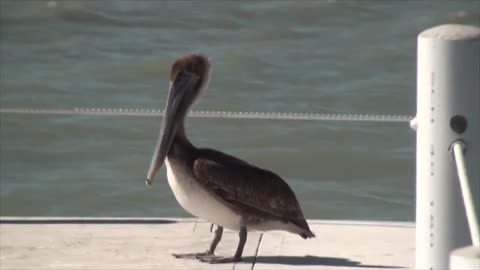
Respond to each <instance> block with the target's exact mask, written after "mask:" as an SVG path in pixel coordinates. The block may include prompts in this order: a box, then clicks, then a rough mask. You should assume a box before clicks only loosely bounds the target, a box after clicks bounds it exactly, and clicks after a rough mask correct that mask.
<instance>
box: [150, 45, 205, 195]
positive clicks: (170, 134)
mask: <svg viewBox="0 0 480 270" xmlns="http://www.w3.org/2000/svg"><path fill="white" fill-rule="evenodd" d="M209 79H210V61H209V60H208V58H207V57H206V56H204V55H200V54H188V55H185V56H183V57H181V58H179V59H177V61H175V63H174V64H173V65H172V69H171V71H170V89H169V91H168V98H167V105H166V107H165V115H164V117H163V121H162V125H161V127H160V136H159V137H158V141H157V146H156V147H155V152H154V153H153V158H152V162H151V163H150V169H149V170H148V175H147V185H148V186H150V185H151V184H152V182H153V178H154V177H155V175H156V174H157V172H158V170H159V169H160V168H161V167H162V165H163V162H164V161H165V158H166V157H167V154H168V151H169V150H170V146H171V145H172V142H173V139H174V138H175V134H176V133H177V130H178V127H179V126H180V125H181V124H182V123H183V119H184V118H185V116H186V115H187V112H188V110H189V108H190V106H191V105H192V104H193V103H194V101H195V100H196V99H197V98H198V97H199V95H200V93H201V92H202V91H203V90H204V89H205V88H206V86H207V84H208V81H209Z"/></svg>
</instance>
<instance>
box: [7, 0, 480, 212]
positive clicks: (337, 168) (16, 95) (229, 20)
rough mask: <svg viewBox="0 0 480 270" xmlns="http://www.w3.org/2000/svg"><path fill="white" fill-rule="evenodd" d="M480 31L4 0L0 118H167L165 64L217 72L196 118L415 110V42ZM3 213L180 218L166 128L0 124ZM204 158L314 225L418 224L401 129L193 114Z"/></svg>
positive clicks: (399, 11) (269, 8)
mask: <svg viewBox="0 0 480 270" xmlns="http://www.w3.org/2000/svg"><path fill="white" fill-rule="evenodd" d="M443 23H464V24H474V25H479V24H480V7H479V4H478V1H463V2H462V1H443V2H442V1H432V2H429V1H408V2H406V1H372V2H368V1H245V2H241V3H240V2H227V1H8V0H7V1H5V0H2V1H1V28H0V34H1V41H0V53H1V68H0V75H1V80H0V86H1V96H0V106H1V107H2V108H13V107H15V108H17V107H21V108H44V109H63V108H66V109H69V108H74V107H97V108H98V107H108V108H145V109H162V108H163V106H164V104H165V99H166V94H167V87H168V72H169V67H170V65H171V63H172V62H173V61H174V60H175V59H176V58H177V57H179V56H181V55H183V54H185V53H189V52H201V53H204V54H207V55H208V56H210V58H211V59H212V62H213V76H212V80H211V83H210V88H209V90H208V92H207V93H206V94H205V95H204V96H203V97H202V99H201V100H200V102H199V103H198V104H197V105H196V106H195V109H205V110H229V111H265V112H298V113H361V114H400V115H414V114H415V61H416V56H415V54H416V36H417V34H418V33H419V32H421V31H422V30H424V29H426V28H429V27H432V26H435V25H438V24H443ZM0 121H1V122H0V124H1V128H0V140H1V149H0V150H1V151H0V179H1V181H0V188H1V189H0V214H1V215H3V216H188V214H187V213H185V212H184V211H183V210H182V209H181V208H180V207H179V205H178V204H177V203H176V201H175V198H174V197H173V194H172V192H171V191H170V188H169V187H168V184H167V181H166V177H165V169H162V172H161V177H159V178H158V179H157V180H156V182H155V185H154V186H153V189H152V190H148V189H146V188H145V185H144V179H145V175H146V171H147V169H148V165H149V162H150V158H151V155H152V151H153V150H152V149H153V146H154V144H155V140H156V137H157V135H158V134H157V132H158V129H159V126H160V121H161V119H160V118H139V117H106V116H102V117H95V116H35V115H28V116H27V115H22V116H21V115H7V114H2V115H0ZM187 129H188V134H189V136H190V137H191V140H192V141H193V142H194V143H195V144H196V145H198V146H206V147H212V148H216V149H221V150H223V151H225V152H227V153H230V154H233V155H236V156H238V157H240V158H243V159H245V160H247V161H249V162H251V163H254V164H256V165H258V166H261V167H264V168H268V169H270V170H272V171H275V172H276V173H277V174H279V175H280V176H282V177H283V178H284V179H285V180H286V181H287V182H288V183H289V184H290V185H291V186H292V188H293V189H294V190H295V192H296V194H297V196H298V198H299V200H300V203H301V205H302V207H303V208H304V212H305V214H306V216H307V217H308V218H322V219H361V220H370V219H375V220H401V221H407V220H413V219H414V198H415V171H414V170H415V161H414V150H415V133H414V132H413V131H412V130H411V129H410V128H409V126H408V124H406V123H399V124H392V123H354V122H321V121H318V122H314V121H272V120H226V119H199V118H191V119H189V121H188V124H187Z"/></svg>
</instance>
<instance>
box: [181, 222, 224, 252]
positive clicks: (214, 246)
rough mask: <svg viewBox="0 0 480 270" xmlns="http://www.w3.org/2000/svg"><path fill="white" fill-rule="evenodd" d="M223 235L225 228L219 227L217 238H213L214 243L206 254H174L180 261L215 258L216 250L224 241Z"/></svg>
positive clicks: (216, 231)
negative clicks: (222, 240) (221, 241)
mask: <svg viewBox="0 0 480 270" xmlns="http://www.w3.org/2000/svg"><path fill="white" fill-rule="evenodd" d="M222 234H223V227H222V226H218V228H217V229H216V230H215V237H214V238H213V241H212V243H211V244H210V248H209V249H208V250H207V251H205V252H199V253H182V254H175V253H174V254H172V255H173V256H174V257H175V258H178V259H201V258H205V257H211V256H213V254H214V252H215V249H216V248H217V245H218V243H219V242H220V240H221V239H222Z"/></svg>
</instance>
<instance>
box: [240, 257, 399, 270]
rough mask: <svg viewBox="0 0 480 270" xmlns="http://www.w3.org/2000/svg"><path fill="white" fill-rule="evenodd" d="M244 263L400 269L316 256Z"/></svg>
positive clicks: (254, 259)
mask: <svg viewBox="0 0 480 270" xmlns="http://www.w3.org/2000/svg"><path fill="white" fill-rule="evenodd" d="M244 259H245V261H248V262H251V261H253V262H254V264H256V263H265V264H284V265H318V266H338V267H358V268H377V269H400V268H403V267H400V266H389V265H369V264H362V263H361V262H358V261H352V260H350V259H346V258H336V257H318V256H310V255H307V256H258V257H256V258H255V257H251V256H250V257H245V258H244Z"/></svg>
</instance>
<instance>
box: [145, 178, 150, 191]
mask: <svg viewBox="0 0 480 270" xmlns="http://www.w3.org/2000/svg"><path fill="white" fill-rule="evenodd" d="M145 185H146V186H147V188H148V189H151V188H152V181H151V180H150V179H147V180H145Z"/></svg>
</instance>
